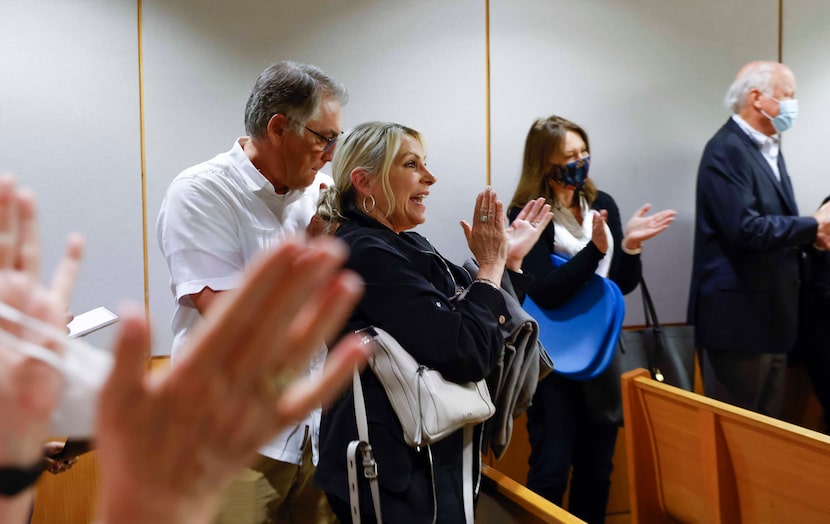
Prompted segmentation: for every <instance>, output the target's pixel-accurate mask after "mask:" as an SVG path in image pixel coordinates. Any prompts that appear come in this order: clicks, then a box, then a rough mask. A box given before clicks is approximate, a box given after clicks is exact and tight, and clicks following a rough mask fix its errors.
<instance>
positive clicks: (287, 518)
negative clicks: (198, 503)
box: [214, 441, 336, 524]
mask: <svg viewBox="0 0 830 524" xmlns="http://www.w3.org/2000/svg"><path fill="white" fill-rule="evenodd" d="M315 469H316V468H315V467H314V464H313V463H312V460H311V442H310V441H307V442H306V446H305V449H304V450H303V463H302V464H301V465H299V466H298V465H296V464H289V463H287V462H280V461H278V460H274V459H271V458H268V457H264V456H260V457H259V461H258V462H257V463H256V464H255V465H254V466H253V467H251V468H248V469H246V470H245V471H243V472H242V473H241V474H240V475H239V476H238V477H236V478H235V479H234V480H233V481H232V482H231V483H230V484H229V485H228V487H227V488H226V489H225V492H224V493H223V495H222V501H221V503H220V508H219V514H218V515H217V518H216V519H215V520H214V522H215V524H261V523H296V524H315V523H316V524H332V523H334V522H336V518H335V516H334V513H332V511H331V508H330V507H329V504H328V501H327V500H326V495H325V493H323V492H322V491H318V490H317V489H315V488H314V486H313V485H312V482H313V480H314V471H315Z"/></svg>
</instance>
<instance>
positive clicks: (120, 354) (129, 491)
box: [98, 238, 369, 522]
mask: <svg viewBox="0 0 830 524" xmlns="http://www.w3.org/2000/svg"><path fill="white" fill-rule="evenodd" d="M345 257H346V250H345V248H344V247H343V245H342V244H341V243H340V242H339V241H337V240H334V239H331V238H319V239H314V240H311V241H309V242H308V243H304V242H303V241H300V240H293V241H287V242H285V243H284V244H282V245H281V246H280V247H279V248H277V249H276V250H275V251H273V252H271V253H269V254H267V255H266V256H265V257H264V259H263V260H261V261H260V263H258V264H256V265H255V266H254V267H253V268H252V270H251V271H250V272H249V273H248V277H247V279H246V281H245V283H244V284H243V286H242V287H241V288H239V289H237V290H234V291H228V292H225V293H223V294H222V295H220V296H218V297H217V299H216V300H217V302H216V303H215V304H214V305H213V306H212V307H211V308H210V309H209V310H208V312H207V314H206V316H205V319H204V323H203V324H202V325H201V329H200V330H198V331H197V333H195V334H194V335H193V336H192V337H191V338H190V339H189V346H188V348H186V352H185V356H184V357H183V359H182V360H180V361H179V362H178V363H177V365H176V366H174V367H173V368H172V369H171V371H170V372H169V374H167V375H166V376H164V377H162V378H160V379H158V378H157V377H155V378H154V377H148V376H146V375H145V373H144V370H145V369H146V359H145V356H146V354H147V352H148V351H149V345H150V338H149V334H148V331H147V327H146V325H145V321H144V313H143V311H141V310H136V311H133V312H131V313H130V312H128V313H126V314H124V315H122V330H121V333H120V335H119V337H118V341H117V344H116V352H117V356H116V358H117V360H116V365H115V368H114V369H113V373H112V375H111V377H110V379H109V381H108V382H107V384H106V386H105V387H104V390H103V391H102V394H101V407H100V413H99V423H98V425H99V430H98V455H99V458H100V460H101V472H102V476H103V478H104V479H106V480H105V482H104V483H103V485H102V499H103V514H104V517H105V520H106V521H113V522H115V521H118V522H135V521H148V522H149V521H152V522H182V521H204V522H207V521H209V520H210V516H211V515H212V514H213V512H214V510H215V507H214V506H215V503H216V499H217V495H218V493H219V491H220V490H221V488H222V487H223V485H224V484H225V483H226V482H227V481H228V480H229V479H230V478H231V477H232V476H233V475H234V474H235V473H237V472H238V471H239V470H240V469H242V468H243V467H244V466H246V465H247V464H249V463H250V461H251V460H252V459H254V458H255V456H256V450H257V449H258V448H259V447H260V446H262V445H263V444H265V443H266V442H267V441H268V440H269V439H271V438H272V437H273V436H274V435H275V434H276V433H277V432H278V431H279V430H280V429H282V428H284V427H285V426H286V425H288V424H290V423H292V422H294V421H296V420H297V419H299V418H301V417H303V416H305V414H306V413H307V412H308V411H309V410H311V409H312V408H314V407H315V406H318V405H319V403H320V402H321V401H322V402H324V403H325V402H328V401H330V400H331V399H333V398H334V397H335V396H336V395H338V394H339V393H340V391H341V390H342V389H343V387H344V386H345V385H346V384H348V383H349V381H350V380H351V377H352V370H353V368H354V366H355V365H358V364H362V363H363V362H365V359H366V357H367V352H368V350H369V348H368V347H366V346H364V345H362V344H361V341H360V340H359V339H357V338H356V337H347V338H345V339H344V340H343V341H342V342H341V343H340V344H338V346H337V347H336V348H334V349H333V350H332V351H330V352H329V356H328V359H327V363H326V367H325V370H324V372H323V375H322V377H318V378H312V377H304V378H299V379H296V380H295V370H298V369H306V368H307V361H308V360H309V358H311V356H312V355H313V354H315V353H316V352H317V351H318V350H319V349H320V347H321V344H322V341H323V340H324V339H325V338H327V337H331V336H334V335H335V334H336V333H338V332H339V329H340V328H341V326H342V324H343V322H344V321H345V319H346V318H347V317H348V315H349V314H351V311H352V309H353V308H354V305H355V304H356V302H357V300H358V298H359V297H360V295H361V294H362V289H363V285H362V282H361V281H360V279H359V277H357V276H356V275H355V274H353V273H351V272H348V271H343V270H341V269H340V266H341V265H342V263H343V261H344V260H345ZM148 457H152V460H148Z"/></svg>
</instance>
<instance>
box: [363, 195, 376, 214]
mask: <svg viewBox="0 0 830 524" xmlns="http://www.w3.org/2000/svg"><path fill="white" fill-rule="evenodd" d="M369 199H370V200H371V201H372V209H366V196H364V197H363V204H362V207H363V212H364V213H366V214H367V215H368V214H369V213H371V212H372V211H374V210H375V197H374V196H372V195H369Z"/></svg>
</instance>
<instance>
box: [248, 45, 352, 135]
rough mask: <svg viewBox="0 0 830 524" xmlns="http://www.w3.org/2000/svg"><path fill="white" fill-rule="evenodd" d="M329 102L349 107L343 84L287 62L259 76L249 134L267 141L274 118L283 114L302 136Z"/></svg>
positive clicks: (306, 66)
mask: <svg viewBox="0 0 830 524" xmlns="http://www.w3.org/2000/svg"><path fill="white" fill-rule="evenodd" d="M325 98H334V99H335V100H337V101H338V102H340V105H345V104H346V102H348V100H349V95H348V92H347V91H346V88H345V87H343V84H341V83H340V82H338V81H337V80H335V79H334V78H332V77H330V76H328V75H327V74H326V73H324V72H323V71H322V70H320V68H318V67H316V66H313V65H310V64H301V63H299V62H290V61H287V60H286V61H283V62H277V63H276V64H272V65H271V66H269V67H268V68H267V69H266V70H265V71H263V72H262V73H261V74H260V75H259V78H257V80H256V83H255V84H254V87H253V88H252V89H251V94H250V95H249V96H248V103H247V104H245V131H246V133H247V134H248V135H250V136H253V137H256V138H262V137H264V136H265V135H266V133H267V130H268V122H269V121H270V120H271V117H272V116H274V115H275V114H277V113H280V114H283V115H285V116H286V118H287V119H288V121H289V122H290V125H291V128H292V129H293V130H294V132H296V133H298V134H299V133H301V132H302V130H303V127H304V126H305V125H306V123H308V121H309V120H313V119H314V118H315V117H316V116H317V115H318V114H319V111H320V104H321V103H322V101H323V100H324V99H325Z"/></svg>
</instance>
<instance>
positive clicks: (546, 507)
mask: <svg viewBox="0 0 830 524" xmlns="http://www.w3.org/2000/svg"><path fill="white" fill-rule="evenodd" d="M539 522H555V523H561V524H577V523H583V524H584V521H583V520H581V519H579V518H577V517H575V516H573V515H571V514H570V513H568V512H567V511H565V510H564V509H562V508H560V507H559V506H557V505H556V504H554V503H553V502H550V501H549V500H547V499H545V498H544V497H542V496H540V495H537V494H536V493H534V492H533V491H530V490H529V489H527V488H526V487H524V486H523V485H521V484H519V483H518V482H516V481H515V480H513V479H511V478H510V477H507V476H505V475H503V474H502V473H500V472H499V471H498V470H495V469H493V468H491V467H490V466H487V465H483V466H482V470H481V493H480V495H479V499H478V507H477V509H476V523H477V524H491V523H492V524H511V523H517V524H531V523H534V524H535V523H539Z"/></svg>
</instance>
